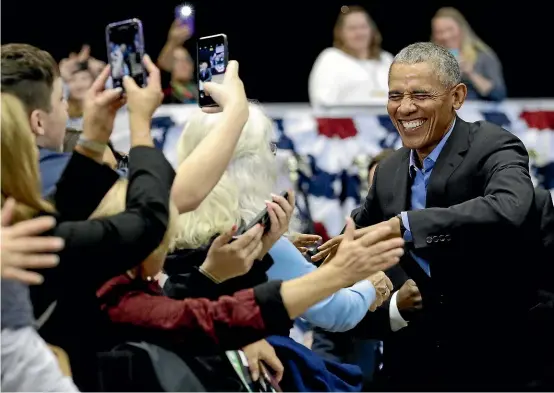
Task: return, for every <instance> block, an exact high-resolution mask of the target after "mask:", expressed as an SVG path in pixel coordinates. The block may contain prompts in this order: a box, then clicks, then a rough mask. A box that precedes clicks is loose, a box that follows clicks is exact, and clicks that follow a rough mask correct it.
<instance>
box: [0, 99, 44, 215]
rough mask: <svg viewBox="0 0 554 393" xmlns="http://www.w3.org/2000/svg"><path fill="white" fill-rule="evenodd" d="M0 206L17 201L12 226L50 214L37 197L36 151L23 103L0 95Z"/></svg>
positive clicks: (38, 179)
mask: <svg viewBox="0 0 554 393" xmlns="http://www.w3.org/2000/svg"><path fill="white" fill-rule="evenodd" d="M1 133H2V134H1V138H0V139H1V146H2V147H1V153H0V160H1V161H2V206H3V205H4V202H5V199H6V198H9V197H12V198H14V199H15V200H16V201H17V204H16V207H15V211H14V216H13V220H12V222H13V223H16V222H19V221H22V220H26V219H29V218H32V217H34V216H35V215H36V214H37V213H39V212H40V211H45V212H53V211H54V208H53V206H52V205H51V204H50V203H48V202H46V201H45V200H44V199H43V198H42V195H41V180H40V172H39V167H38V148H37V146H36V141H35V136H34V135H33V133H32V131H31V126H30V124H29V118H28V116H27V112H26V110H25V107H24V106H23V103H22V102H21V101H20V100H19V99H18V98H17V97H15V96H13V95H11V94H7V93H2V128H1Z"/></svg>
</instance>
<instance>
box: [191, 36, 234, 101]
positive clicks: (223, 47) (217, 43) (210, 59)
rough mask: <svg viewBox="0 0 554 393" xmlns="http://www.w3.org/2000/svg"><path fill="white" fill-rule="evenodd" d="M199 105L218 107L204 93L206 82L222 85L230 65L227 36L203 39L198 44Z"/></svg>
mask: <svg viewBox="0 0 554 393" xmlns="http://www.w3.org/2000/svg"><path fill="white" fill-rule="evenodd" d="M197 51H198V53H197V54H198V56H197V57H196V61H197V64H196V69H197V70H198V103H199V105H200V107H210V106H211V107H213V106H218V105H217V103H216V102H215V101H214V100H213V99H212V97H210V96H209V94H207V93H206V92H205V91H204V83H205V82H216V83H222V82H223V77H224V75H225V70H227V64H228V63H229V47H228V44H227V36H226V35H225V34H216V35H211V36H207V37H201V38H199V39H198V42H197Z"/></svg>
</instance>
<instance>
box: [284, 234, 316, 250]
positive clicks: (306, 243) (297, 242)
mask: <svg viewBox="0 0 554 393" xmlns="http://www.w3.org/2000/svg"><path fill="white" fill-rule="evenodd" d="M291 241H292V244H294V246H295V247H296V248H297V249H298V251H300V252H301V253H302V254H306V252H307V251H308V247H313V246H315V245H316V244H317V243H319V242H320V241H321V236H319V235H310V234H305V233H299V234H297V235H295V236H293V237H292V239H291Z"/></svg>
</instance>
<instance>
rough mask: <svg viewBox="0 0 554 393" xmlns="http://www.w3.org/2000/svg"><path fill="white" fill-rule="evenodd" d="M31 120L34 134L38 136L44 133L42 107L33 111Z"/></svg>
mask: <svg viewBox="0 0 554 393" xmlns="http://www.w3.org/2000/svg"><path fill="white" fill-rule="evenodd" d="M29 120H30V122H31V131H33V134H35V135H36V136H42V135H44V127H43V120H42V111H41V110H40V109H35V110H34V111H32V112H31V118H30V119H29Z"/></svg>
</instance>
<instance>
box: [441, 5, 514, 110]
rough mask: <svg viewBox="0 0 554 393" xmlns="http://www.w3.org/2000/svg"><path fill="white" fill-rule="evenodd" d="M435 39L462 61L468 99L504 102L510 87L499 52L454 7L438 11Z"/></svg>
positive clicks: (461, 67)
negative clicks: (499, 58)
mask: <svg viewBox="0 0 554 393" xmlns="http://www.w3.org/2000/svg"><path fill="white" fill-rule="evenodd" d="M431 27H432V36H431V40H432V41H433V42H434V43H435V44H438V45H441V46H443V47H445V48H447V49H449V50H450V51H451V53H452V54H453V55H454V56H455V57H456V58H457V59H458V61H459V62H460V69H461V71H462V80H463V82H464V83H465V84H466V86H467V99H470V100H471V99H479V100H488V101H502V100H503V99H505V98H506V85H505V83H504V77H503V75H502V65H501V64H500V61H499V60H498V57H497V56H496V53H494V51H493V50H492V49H491V48H490V47H489V46H488V45H487V44H485V43H484V42H483V40H481V38H479V37H478V36H477V34H475V32H474V31H473V29H472V28H471V26H470V25H469V23H468V22H467V20H466V18H464V16H463V15H462V13H461V12H460V11H458V10H457V9H455V8H452V7H444V8H441V9H439V10H438V11H437V13H436V14H435V16H434V17H433V19H432V21H431Z"/></svg>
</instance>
